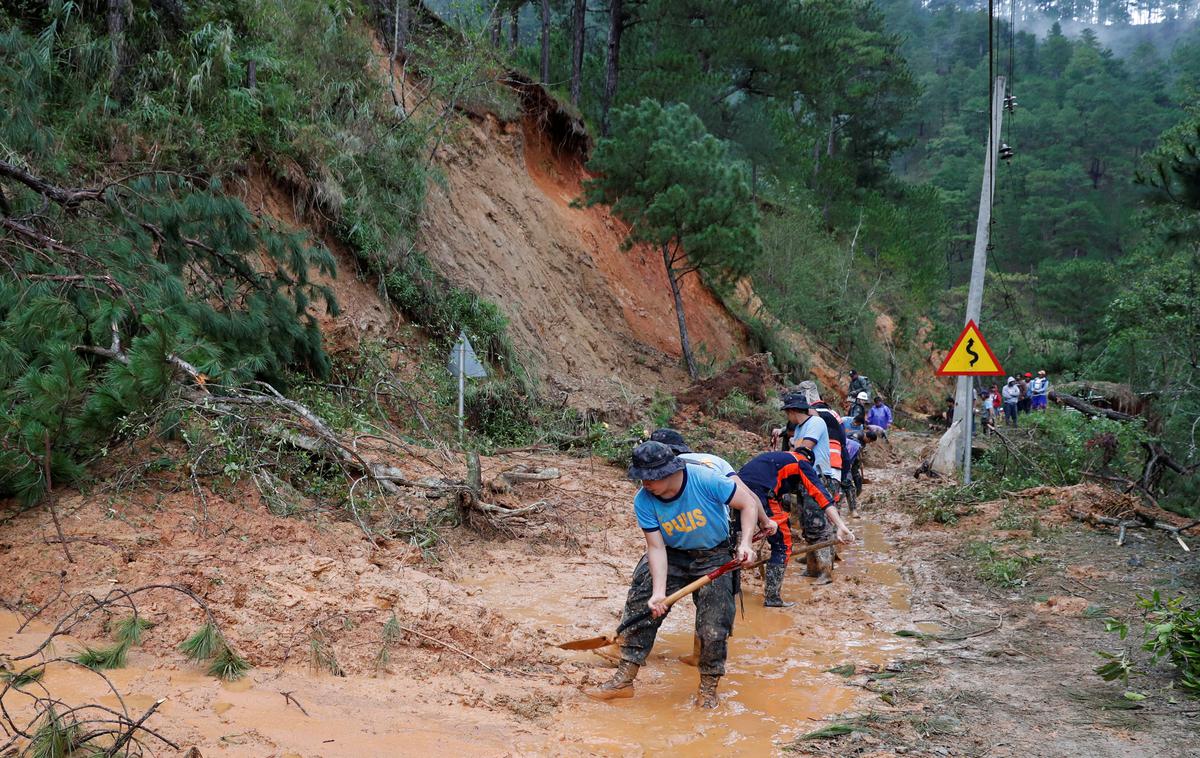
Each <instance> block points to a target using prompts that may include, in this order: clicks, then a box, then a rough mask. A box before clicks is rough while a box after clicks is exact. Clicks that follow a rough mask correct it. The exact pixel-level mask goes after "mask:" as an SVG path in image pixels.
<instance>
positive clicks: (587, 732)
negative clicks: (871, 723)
mask: <svg viewBox="0 0 1200 758" xmlns="http://www.w3.org/2000/svg"><path fill="white" fill-rule="evenodd" d="M854 527H855V528H856V530H857V532H858V534H859V537H860V540H861V541H860V543H859V545H858V546H856V547H855V548H853V549H851V550H847V551H845V553H844V561H843V562H842V563H841V564H840V567H839V569H838V579H837V582H835V584H834V585H832V586H830V587H822V588H815V587H811V586H810V585H809V584H808V583H807V581H806V580H804V579H802V578H800V577H798V576H797V575H796V574H798V570H796V571H793V572H792V575H791V576H790V577H789V579H788V581H787V582H786V584H785V587H784V596H785V598H787V599H788V600H792V601H795V602H796V603H797V605H796V606H795V607H793V608H790V609H784V610H779V609H765V608H763V607H762V605H761V603H762V598H761V595H760V594H759V592H760V590H759V587H760V584H759V583H758V582H757V580H755V581H751V582H747V585H748V586H747V591H746V594H745V615H744V617H743V616H742V615H741V614H739V617H738V620H737V622H736V626H735V632H734V637H733V638H732V639H731V641H730V657H729V674H728V675H727V676H726V677H725V678H724V679H723V680H722V682H721V687H720V692H721V696H722V703H721V707H720V708H718V709H717V710H716V711H699V710H697V709H695V708H694V707H693V706H692V704H691V699H692V695H693V693H694V691H695V688H696V684H697V681H698V672H697V670H696V669H695V668H692V667H689V666H687V665H686V664H684V663H683V662H681V661H680V660H679V657H680V656H682V655H685V654H687V653H690V652H691V645H692V639H691V630H692V625H693V614H694V611H693V606H692V604H691V602H690V601H684V602H683V603H682V604H681V605H680V606H679V607H677V608H676V610H675V611H673V612H672V614H671V616H670V617H669V618H668V620H667V622H666V624H665V625H664V627H663V630H662V632H661V633H660V635H659V641H658V643H657V645H656V646H655V650H654V654H653V655H652V656H651V658H650V660H649V662H648V664H647V666H646V667H645V668H643V670H642V673H641V675H640V676H639V677H638V683H637V696H636V697H635V698H633V699H630V700H621V701H616V702H613V703H600V702H596V701H593V700H590V699H588V698H587V697H585V696H584V695H582V694H581V693H579V692H578V691H577V690H576V689H575V688H574V687H573V686H562V685H565V684H567V681H566V680H563V679H561V678H560V679H559V684H558V685H554V686H552V688H551V690H552V691H553V692H555V693H557V694H555V695H554V696H553V698H552V699H551V698H549V697H547V696H544V695H543V694H539V692H541V693H545V695H549V693H550V691H551V690H545V689H543V690H537V689H536V688H535V687H534V680H530V679H527V678H524V677H520V678H517V679H513V678H510V674H501V673H495V674H493V673H487V672H480V671H478V670H475V669H473V668H470V667H468V668H467V669H465V670H464V669H462V668H461V667H456V668H455V669H454V670H453V671H449V670H444V669H440V668H438V666H437V665H436V663H435V664H433V665H431V667H430V668H428V669H424V668H420V667H418V668H415V669H412V670H410V669H409V668H408V667H396V668H395V669H394V673H391V674H381V675H379V676H377V677H373V676H370V675H369V674H364V675H352V676H349V677H334V676H330V675H326V674H317V673H314V672H313V671H312V670H311V669H310V668H309V666H308V665H307V662H306V660H305V659H304V652H303V651H301V652H298V653H297V655H296V657H295V658H294V659H293V662H292V663H289V664H287V665H285V666H276V667H262V668H256V669H253V670H251V672H250V674H249V675H248V676H247V677H246V678H245V679H243V680H241V681H238V682H235V683H224V682H220V681H217V680H215V679H213V678H211V677H208V676H206V675H205V674H204V673H203V671H201V670H200V669H199V668H197V667H195V666H192V665H191V664H189V663H188V662H187V661H186V660H184V659H183V658H182V656H180V655H178V654H177V653H175V652H174V651H173V647H172V646H173V645H174V644H176V641H173V640H172V641H165V642H166V645H167V647H165V648H164V647H162V646H161V645H160V647H159V649H158V650H157V652H156V653H154V654H151V653H150V652H148V651H146V650H143V649H141V648H135V649H133V650H131V651H130V654H129V661H128V665H127V667H126V668H123V669H118V670H113V671H109V672H106V673H107V675H108V678H109V680H110V681H111V682H112V684H113V685H114V686H115V687H116V689H117V690H118V691H119V692H120V695H121V700H120V701H119V700H118V699H117V696H116V695H115V694H114V693H113V692H112V690H111V689H110V688H109V686H108V684H106V682H105V681H104V679H102V678H100V677H98V676H96V675H94V674H92V673H90V672H88V671H85V670H82V669H81V668H79V667H78V666H74V665H71V664H67V663H54V664H51V665H50V666H48V667H47V670H46V673H45V676H44V678H43V680H42V683H41V684H42V685H44V686H45V687H46V688H47V689H48V690H49V691H50V692H51V693H52V694H53V695H54V696H55V697H56V698H59V699H61V700H62V701H64V702H66V703H68V704H73V705H74V704H82V703H98V704H101V705H104V706H107V707H110V708H115V709H117V710H121V701H123V703H124V709H125V710H127V711H128V713H129V714H130V715H131V717H133V718H134V719H136V718H137V717H138V716H140V715H141V714H142V713H144V712H145V711H146V709H147V708H149V707H150V706H151V705H152V704H153V703H154V702H155V701H157V700H159V699H160V698H165V702H164V703H163V705H162V706H161V707H160V708H159V710H158V711H157V713H156V714H155V715H154V716H153V717H152V719H151V721H149V722H148V724H149V725H152V726H154V727H155V728H157V729H159V730H161V731H162V732H163V733H164V734H165V735H168V736H169V737H170V738H171V739H173V740H175V741H176V742H178V743H179V744H180V745H182V746H184V747H187V746H190V745H197V746H199V747H200V748H201V751H202V753H203V755H205V756H206V757H210V756H213V755H220V756H224V755H229V756H278V757H282V756H329V757H331V758H332V757H334V756H375V755H379V756H385V755H386V756H390V755H429V754H433V753H438V752H441V753H445V752H446V751H447V750H450V751H453V752H455V753H457V754H460V755H464V756H474V755H488V756H492V755H533V754H538V755H547V754H549V755H578V754H593V755H614V756H615V755H622V756H624V755H638V754H651V753H659V752H662V751H665V750H670V751H671V753H672V754H674V755H680V756H710V755H713V756H715V755H730V754H737V755H745V756H756V755H775V754H778V753H779V748H780V745H781V744H783V743H785V742H786V741H788V740H789V739H790V738H791V737H794V736H796V735H797V734H800V733H803V732H806V731H810V730H811V729H813V728H817V727H818V726H820V724H819V723H818V722H819V721H820V720H822V719H824V718H826V717H828V716H830V715H832V714H836V713H840V712H844V711H847V710H851V709H853V708H855V707H856V705H857V704H858V702H859V698H860V697H861V696H862V695H863V691H862V690H861V689H858V688H855V687H851V686H847V685H846V682H845V680H844V679H843V678H842V677H841V676H839V675H837V674H831V673H828V672H827V669H829V668H831V667H834V666H841V665H844V664H847V663H852V664H855V665H856V666H858V667H859V668H860V670H861V669H862V668H863V667H881V666H884V665H886V664H887V663H889V662H890V661H892V660H895V659H897V658H899V657H901V656H902V655H903V653H904V651H905V650H906V646H907V644H908V643H907V642H906V641H905V640H904V639H902V638H898V637H896V636H894V635H893V634H892V632H893V631H895V630H896V629H898V628H902V627H905V626H911V622H910V620H909V618H908V615H909V614H908V603H909V595H908V588H907V586H906V585H905V583H904V581H903V579H902V577H901V574H900V572H899V571H898V569H897V566H896V565H895V564H894V563H893V562H892V560H891V557H890V555H889V548H888V545H887V542H886V540H885V538H884V533H883V530H882V529H881V528H880V527H879V526H878V525H876V524H873V523H870V522H868V521H866V520H859V521H858V522H857V523H855V524H854ZM615 533H616V532H615V531H614V534H615ZM490 547H491V548H492V549H490V550H489V552H488V553H487V554H486V555H480V556H479V558H480V560H479V561H478V562H477V563H474V564H468V565H465V566H463V567H462V571H461V572H460V576H459V577H457V582H458V584H459V586H460V587H462V588H463V591H464V592H465V593H467V594H470V595H471V596H473V597H475V598H477V599H478V600H480V601H482V602H484V603H485V604H486V605H487V606H489V607H493V608H496V609H497V610H499V611H500V612H501V613H503V614H505V615H507V616H510V617H512V618H513V619H515V620H517V621H520V622H522V623H525V624H527V625H533V626H536V627H539V628H542V629H544V630H545V632H546V635H547V637H548V638H549V639H552V640H567V639H572V638H574V637H579V636H589V635H590V634H597V633H602V632H608V631H611V627H612V626H613V625H614V624H615V621H613V619H614V617H615V614H616V613H617V611H618V610H619V608H620V607H621V605H622V603H623V599H624V593H625V590H626V587H627V581H628V575H629V572H630V571H631V570H632V567H633V564H634V562H635V561H636V555H635V554H634V552H633V551H634V550H635V549H636V547H635V546H634V545H632V544H631V543H624V544H623V545H622V544H619V543H618V544H613V545H609V544H608V543H607V542H606V543H605V547H604V548H603V549H597V550H595V551H593V552H592V553H591V554H590V555H588V556H581V557H577V558H573V559H546V558H539V559H534V560H530V559H528V557H527V556H526V557H525V559H524V560H522V559H521V556H522V555H523V554H522V552H521V551H522V550H523V549H524V548H523V547H522V546H521V545H520V544H514V545H513V546H512V547H511V548H506V547H503V546H490ZM597 547H599V546H597ZM507 550H511V551H512V554H511V555H509V554H507V553H506V552H505V551H507ZM497 565H505V566H506V569H505V570H504V571H497V570H496V566H497ZM18 625H19V619H18V618H17V617H16V616H14V615H13V614H11V613H9V612H6V611H0V655H19V654H21V653H24V652H27V651H29V650H32V649H34V648H35V647H37V645H38V644H40V643H41V641H42V640H43V639H44V638H45V635H46V634H47V633H48V632H49V631H50V627H49V625H48V624H42V623H34V624H31V625H30V626H29V628H27V629H26V630H25V631H24V632H23V633H20V634H18V633H17V632H16V629H17V626H18ZM581 632H584V634H581ZM153 633H154V632H153V631H151V634H153ZM85 642H86V643H89V644H92V645H106V644H108V641H107V640H76V639H72V638H67V637H61V638H58V639H57V640H56V642H55V646H54V650H53V653H52V654H53V655H59V656H66V655H72V654H74V653H76V652H77V651H79V650H80V649H81V648H82V646H83V643H85ZM550 655H551V656H552V657H553V658H554V659H557V660H558V661H559V662H561V664H562V665H563V666H564V673H566V672H575V673H573V674H569V676H571V677H576V678H577V677H578V676H581V675H582V674H583V672H584V669H582V668H579V667H580V666H582V667H585V668H586V669H587V670H588V675H589V676H590V677H591V678H592V679H593V680H594V681H599V680H602V679H603V678H606V677H607V676H608V675H609V673H610V671H611V669H606V668H602V667H600V661H599V659H598V658H597V657H596V656H594V655H592V654H590V653H584V652H566V651H557V650H553V651H552V652H551V653H550ZM510 673H511V672H510ZM548 676H550V675H548ZM550 678H551V679H555V678H557V677H555V676H550ZM542 684H543V685H545V684H546V681H545V680H543V681H542ZM285 692H287V693H291V694H292V696H293V697H295V698H296V700H297V701H298V702H299V703H300V704H301V705H302V706H303V707H304V709H305V711H304V712H301V710H300V708H299V707H298V706H297V705H295V704H294V703H291V702H289V701H287V700H286V699H285V698H284V696H283V693H285ZM514 698H516V699H517V700H520V701H521V702H522V703H525V701H530V702H534V701H536V703H535V704H539V705H546V708H545V709H540V708H539V710H538V712H537V713H536V714H528V715H514V711H512V709H511V708H508V707H506V706H505V705H504V704H505V703H507V702H509V701H512V700H513V699H514ZM543 700H544V701H546V702H545V703H543V702H542V701H543ZM552 700H553V701H554V702H557V701H561V705H560V707H557V708H555V707H554V704H553V702H552ZM3 706H4V707H5V708H6V709H7V710H8V711H9V713H11V714H12V715H13V718H14V720H15V721H16V722H17V723H18V724H19V725H21V726H24V725H25V724H26V723H27V722H28V720H29V718H31V717H32V715H33V711H32V707H31V706H32V703H31V699H30V698H29V697H28V695H25V694H22V693H19V692H13V691H10V692H9V693H8V694H6V695H5V696H4V698H3ZM522 707H524V706H522ZM2 742H3V740H0V743H2ZM157 747H161V746H156V748H157ZM166 752H167V753H169V752H170V751H169V750H167V751H166Z"/></svg>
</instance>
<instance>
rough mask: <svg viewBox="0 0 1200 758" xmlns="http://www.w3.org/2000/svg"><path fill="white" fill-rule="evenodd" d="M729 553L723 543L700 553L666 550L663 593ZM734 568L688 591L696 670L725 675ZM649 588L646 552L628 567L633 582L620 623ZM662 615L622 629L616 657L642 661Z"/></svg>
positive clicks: (642, 606)
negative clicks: (693, 619)
mask: <svg viewBox="0 0 1200 758" xmlns="http://www.w3.org/2000/svg"><path fill="white" fill-rule="evenodd" d="M732 557H733V552H732V551H731V550H730V549H729V548H728V547H716V548H713V549H711V550H705V551H692V552H690V553H689V552H684V551H682V550H672V549H670V548H668V549H667V594H668V595H670V594H671V593H672V592H675V591H676V590H678V589H680V588H681V587H683V586H684V585H686V584H690V583H691V582H693V581H695V580H696V579H699V578H700V577H702V576H704V575H705V574H707V573H708V572H710V571H712V570H713V569H715V568H717V567H718V566H720V565H721V564H723V563H726V562H728V561H729V559H730V558H732ZM736 573H737V572H736V571H733V572H730V573H728V574H725V575H723V576H719V577H717V578H716V579H714V580H713V581H712V582H710V583H708V584H706V585H704V586H703V587H701V588H700V589H698V590H696V592H695V593H694V594H693V595H692V599H693V600H694V601H695V603H696V638H697V639H699V640H700V661H699V664H700V673H701V674H705V675H708V676H721V675H723V674H724V673H725V655H726V644H725V641H726V639H727V638H728V637H729V634H730V632H732V631H733V618H734V614H735V613H736V610H737V609H736V604H735V602H734V589H735V584H734V582H735V580H734V574H736ZM653 591H654V588H653V584H652V582H651V578H650V563H649V561H647V559H646V556H644V555H643V556H642V559H641V560H640V561H638V564H637V568H635V569H634V570H633V581H632V582H631V583H630V585H629V594H628V595H627V596H626V598H625V612H624V614H622V617H621V621H622V623H624V621H625V620H626V619H629V618H632V617H633V616H635V615H637V614H639V613H641V612H642V611H644V610H646V602H647V601H648V600H650V595H651V593H653ZM663 618H665V616H664V617H662V618H657V619H647V620H646V621H644V622H642V623H639V624H636V625H635V626H634V627H633V628H632V629H630V630H629V631H627V632H625V641H624V642H623V643H622V645H621V658H623V659H624V660H627V661H630V662H632V663H636V664H638V665H639V666H640V665H642V664H644V663H645V662H646V657H647V656H648V655H650V648H652V647H654V638H655V636H657V634H658V628H659V627H660V626H661V625H662V622H663Z"/></svg>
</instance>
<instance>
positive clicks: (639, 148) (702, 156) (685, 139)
mask: <svg viewBox="0 0 1200 758" xmlns="http://www.w3.org/2000/svg"><path fill="white" fill-rule="evenodd" d="M613 117H614V119H615V121H616V124H617V128H616V130H615V133H616V134H618V135H620V136H619V137H614V138H606V139H602V140H600V142H599V143H598V144H597V145H596V150H595V153H594V154H593V156H592V160H591V162H590V163H589V164H588V167H589V168H590V169H591V170H592V171H594V172H595V173H596V174H598V176H597V178H595V179H591V180H588V181H587V182H585V184H584V197H583V200H584V201H585V202H586V203H587V204H588V205H594V204H597V203H604V204H608V205H611V206H612V209H613V212H614V213H616V214H617V216H619V217H620V218H621V219H623V220H624V221H625V222H626V223H628V224H629V233H628V235H627V236H626V240H625V242H626V246H627V247H631V246H632V245H633V244H635V243H647V244H651V245H654V246H656V247H657V248H658V249H659V250H660V252H661V253H662V260H663V266H664V267H665V268H666V272H667V280H668V281H669V282H670V285H671V294H672V296H673V297H674V300H675V316H676V318H677V319H678V321H679V342H680V346H681V348H682V351H683V358H684V361H685V362H686V364H687V370H688V374H689V375H690V376H691V377H692V379H696V378H697V376H698V373H697V370H696V359H695V356H694V355H693V352H692V346H691V341H690V339H689V338H688V329H687V321H686V319H685V318H684V308H683V296H682V294H681V291H680V282H681V281H682V280H683V278H684V277H685V276H687V275H688V274H690V273H693V272H696V273H700V274H703V275H704V276H706V277H709V279H710V280H718V281H720V280H728V279H730V278H733V277H737V276H741V275H744V274H746V273H747V272H749V270H750V269H751V267H752V266H753V264H754V262H755V259H756V258H757V256H758V254H759V251H760V245H759V239H758V221H759V213H758V209H757V208H756V207H755V204H754V201H753V198H752V196H751V192H750V185H749V182H748V181H747V178H746V172H745V170H744V169H743V167H742V166H740V165H738V164H736V163H735V162H734V161H732V160H731V159H730V157H729V153H728V149H727V147H726V145H725V144H724V143H723V142H721V141H720V140H718V139H717V138H716V137H713V136H712V135H711V134H709V133H708V132H707V130H705V128H704V124H703V123H702V122H701V121H700V119H699V118H697V117H696V115H695V114H693V113H692V112H691V110H690V109H689V108H688V107H687V106H686V105H683V104H678V105H671V106H666V107H664V106H662V105H661V104H659V103H658V102H656V101H653V100H649V99H645V100H642V101H641V102H640V103H638V104H637V105H633V106H629V107H627V108H622V109H618V110H616V111H614V112H613Z"/></svg>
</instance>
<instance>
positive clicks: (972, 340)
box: [966, 337, 979, 366]
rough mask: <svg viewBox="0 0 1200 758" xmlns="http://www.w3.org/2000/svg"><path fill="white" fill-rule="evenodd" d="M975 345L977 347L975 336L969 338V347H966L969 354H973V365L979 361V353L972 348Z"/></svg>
mask: <svg viewBox="0 0 1200 758" xmlns="http://www.w3.org/2000/svg"><path fill="white" fill-rule="evenodd" d="M973 347H975V338H974V337H972V338H971V339H969V340H967V349H966V352H967V355H969V356H971V366H974V365H975V364H976V363H978V362H979V353H977V352H975V351H974V350H972V349H971V348H973Z"/></svg>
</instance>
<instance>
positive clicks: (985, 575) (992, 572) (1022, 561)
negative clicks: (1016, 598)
mask: <svg viewBox="0 0 1200 758" xmlns="http://www.w3.org/2000/svg"><path fill="white" fill-rule="evenodd" d="M967 553H968V554H969V555H970V556H971V558H973V559H974V560H975V565H976V574H977V575H978V576H979V578H980V579H982V580H983V581H985V582H987V583H988V584H994V585H996V586H997V587H1006V588H1012V587H1023V586H1024V585H1025V583H1026V576H1027V574H1028V569H1029V567H1030V566H1032V565H1034V564H1035V563H1037V559H1036V558H1031V557H1029V556H1027V555H1023V554H1020V553H1008V552H1004V551H1001V550H1000V549H999V548H997V547H996V545H994V544H993V543H990V542H970V543H968V544H967Z"/></svg>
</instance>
